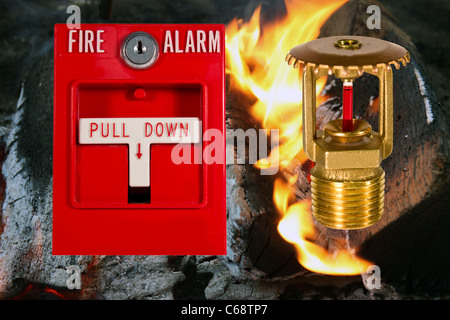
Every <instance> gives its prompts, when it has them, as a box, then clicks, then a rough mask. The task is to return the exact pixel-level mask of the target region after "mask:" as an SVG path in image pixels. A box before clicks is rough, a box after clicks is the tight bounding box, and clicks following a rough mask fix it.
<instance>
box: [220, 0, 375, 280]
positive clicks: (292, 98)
mask: <svg viewBox="0 0 450 320" xmlns="http://www.w3.org/2000/svg"><path fill="white" fill-rule="evenodd" d="M345 2H347V0H320V1H314V2H313V1H307V0H285V4H286V9H287V14H286V16H285V17H284V18H283V19H282V20H281V21H277V22H276V23H271V24H267V25H265V26H264V27H263V28H261V23H260V13H261V7H258V8H257V9H256V10H255V12H254V13H253V16H252V18H251V19H250V21H248V22H244V21H242V20H241V19H234V20H233V21H231V22H230V24H228V25H227V28H226V50H227V73H228V74H230V75H231V76H232V79H233V81H234V83H236V84H237V85H238V86H239V88H240V89H241V90H242V91H244V92H247V93H249V94H252V95H254V96H255V97H256V98H257V101H256V103H255V104H254V105H253V106H252V108H251V111H252V115H253V116H254V117H255V118H257V119H258V120H260V121H261V123H262V125H263V126H264V127H265V128H266V129H269V130H270V129H279V136H280V139H281V141H280V145H279V147H278V152H272V153H271V154H270V155H269V157H268V158H266V159H260V160H259V161H258V162H257V163H256V166H257V167H259V168H267V167H270V166H279V167H280V168H281V169H282V168H285V167H286V166H288V165H289V164H290V163H291V161H292V160H293V159H294V158H296V159H299V160H300V161H301V162H302V163H304V162H305V161H306V160H307V157H306V155H305V154H304V152H303V143H302V112H301V87H302V86H301V78H302V77H301V76H299V74H298V73H297V72H295V71H294V70H292V68H291V67H289V66H288V64H287V63H285V62H284V57H285V55H286V53H287V52H288V51H289V50H290V49H291V48H293V47H294V46H296V45H298V44H301V43H304V42H307V41H310V40H314V39H316V38H317V37H318V36H319V32H320V27H321V26H322V25H323V23H324V22H325V21H326V20H327V19H328V17H329V16H330V15H331V14H332V13H333V12H334V11H336V10H337V9H338V8H339V7H341V6H342V5H343V4H344V3H345ZM325 84H326V77H323V78H320V79H319V80H318V81H317V88H316V89H317V92H321V91H322V89H323V87H324V86H325ZM323 99H324V98H323V97H322V98H321V97H318V99H317V102H318V104H320V103H321V102H323V101H324V100H323ZM275 154H276V155H277V156H276V157H275V156H274V155H275ZM291 183H292V182H291ZM292 198H293V196H292V194H291V191H289V186H288V185H287V184H284V183H283V182H282V180H280V179H278V180H276V182H275V185H274V201H275V204H276V207H277V209H278V211H279V212H280V213H281V214H282V216H283V217H282V219H281V221H280V222H279V225H278V231H279V232H280V234H281V235H282V237H283V238H284V239H285V240H286V241H288V242H292V243H294V245H295V247H296V248H297V251H298V261H299V262H300V263H301V264H302V265H303V266H304V267H305V268H307V269H309V270H312V271H315V272H320V273H326V274H340V275H343V274H346V275H350V274H359V273H361V272H362V270H365V268H367V266H368V265H369V263H368V262H367V261H364V260H362V259H358V258H356V257H355V255H354V254H353V252H352V250H345V251H339V252H332V253H330V252H328V251H327V250H325V249H324V248H322V247H320V246H318V245H316V244H315V243H314V242H312V240H311V239H314V237H315V234H316V230H315V228H314V223H313V220H312V217H311V214H310V211H309V207H310V201H309V200H304V201H301V202H297V203H293V204H292V201H291V199H292Z"/></svg>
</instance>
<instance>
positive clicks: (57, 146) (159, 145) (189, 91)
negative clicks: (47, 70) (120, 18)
mask: <svg viewBox="0 0 450 320" xmlns="http://www.w3.org/2000/svg"><path fill="white" fill-rule="evenodd" d="M224 41H225V30H224V26H223V25H214V24H202V25H169V24H167V25H166V24H158V25H139V24H136V25H113V24H84V25H81V27H80V29H69V28H67V26H66V25H65V24H60V25H56V26H55V51H54V54H55V55H54V152H53V254H64V255H138V254H139V255H147V254H164V255H166V254H167V255H177V254H180V255H221V254H226V231H225V229H226V208H225V203H226V202H225V201H226V195H225V117H224V115H225V104H224V56H225V50H224V48H225V46H224ZM209 130H212V132H214V133H215V134H214V135H213V136H214V138H212V139H209V138H210V137H211V136H212V135H211V134H205V133H207V132H208V131H209ZM210 132H211V131H210ZM212 144H214V145H213V147H214V151H213V153H214V161H211V159H205V156H206V157H207V156H208V155H207V154H205V150H206V148H209V149H211V147H212Z"/></svg>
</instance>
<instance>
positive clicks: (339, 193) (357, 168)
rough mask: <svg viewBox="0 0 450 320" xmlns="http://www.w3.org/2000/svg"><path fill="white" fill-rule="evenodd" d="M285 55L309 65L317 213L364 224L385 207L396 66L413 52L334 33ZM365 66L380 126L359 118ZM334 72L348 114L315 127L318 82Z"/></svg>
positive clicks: (306, 114) (330, 223)
mask: <svg viewBox="0 0 450 320" xmlns="http://www.w3.org/2000/svg"><path fill="white" fill-rule="evenodd" d="M286 61H287V62H288V64H289V65H293V67H294V68H298V67H300V68H302V69H303V116H302V117H303V148H304V150H305V152H306V155H307V156H308V158H309V159H310V160H311V161H313V162H315V163H316V165H315V167H314V168H313V169H312V170H311V191H312V214H313V216H314V217H315V219H316V220H317V221H318V222H320V223H321V224H323V225H325V226H327V227H329V228H334V229H360V228H365V227H368V226H370V225H372V224H374V223H375V222H377V221H378V220H379V219H380V218H381V215H382V214H383V211H384V184H385V180H384V176H385V174H384V170H383V169H382V168H381V166H380V163H381V161H382V160H383V159H385V158H387V157H388V156H389V155H390V154H391V152H392V147H393V102H392V101H393V99H392V97H393V90H392V88H393V82H392V81H393V79H392V78H393V77H392V69H391V65H393V66H395V68H396V69H399V68H400V63H401V64H403V65H404V66H406V64H407V63H408V62H409V53H408V51H406V50H405V49H404V48H403V47H401V46H399V45H396V44H393V43H390V42H388V41H384V40H380V39H376V38H369V37H361V36H334V37H327V38H321V39H317V40H313V41H310V42H307V43H304V44H301V45H299V46H296V47H294V48H292V49H291V50H290V51H289V53H288V54H287V56H286ZM364 72H367V73H369V74H372V75H374V76H376V77H378V79H379V81H380V87H379V120H378V127H379V132H375V131H373V130H372V128H371V126H370V124H369V123H368V122H366V121H364V120H357V119H353V81H354V80H355V79H357V78H358V77H360V76H361V75H362V74H363V73H364ZM327 74H329V75H334V76H335V77H336V78H339V79H341V80H342V81H343V82H344V86H343V118H342V119H337V120H333V121H330V122H328V123H326V124H325V125H324V127H323V129H322V130H316V81H317V79H319V78H320V77H322V76H324V75H327Z"/></svg>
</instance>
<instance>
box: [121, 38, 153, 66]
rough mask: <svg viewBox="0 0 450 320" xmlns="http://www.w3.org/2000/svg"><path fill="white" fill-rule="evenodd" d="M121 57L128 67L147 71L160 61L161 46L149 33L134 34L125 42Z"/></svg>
mask: <svg viewBox="0 0 450 320" xmlns="http://www.w3.org/2000/svg"><path fill="white" fill-rule="evenodd" d="M121 55H122V58H123V60H124V61H125V62H126V64H127V65H128V66H130V67H132V68H135V69H146V68H148V67H150V66H151V65H153V64H154V63H155V62H156V60H157V59H158V56H159V46H158V43H157V42H156V40H155V38H153V37H152V36H151V35H149V34H148V33H146V32H134V33H132V34H130V35H129V36H128V37H127V38H126V39H125V41H124V42H123V45H122V51H121Z"/></svg>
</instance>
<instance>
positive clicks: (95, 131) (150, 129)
mask: <svg viewBox="0 0 450 320" xmlns="http://www.w3.org/2000/svg"><path fill="white" fill-rule="evenodd" d="M200 130H201V126H200V121H199V119H198V118H82V119H80V121H79V136H78V138H79V140H78V142H79V144H127V145H128V162H129V165H128V170H129V185H130V187H149V186H150V145H151V144H152V143H172V144H178V143H199V142H200V132H201V131H200Z"/></svg>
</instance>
